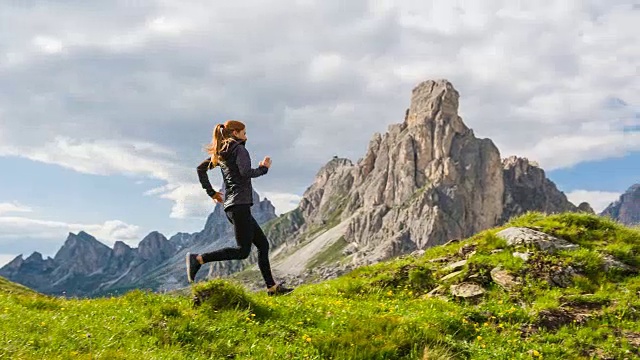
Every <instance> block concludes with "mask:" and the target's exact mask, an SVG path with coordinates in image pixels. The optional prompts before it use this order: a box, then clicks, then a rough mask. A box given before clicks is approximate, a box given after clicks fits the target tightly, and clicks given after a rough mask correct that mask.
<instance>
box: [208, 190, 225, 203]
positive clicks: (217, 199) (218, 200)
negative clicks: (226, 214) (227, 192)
mask: <svg viewBox="0 0 640 360" xmlns="http://www.w3.org/2000/svg"><path fill="white" fill-rule="evenodd" d="M211 198H212V199H213V202H215V203H221V202H224V199H223V198H222V193H221V192H217V193H216V194H215V195H213V196H212V197H211Z"/></svg>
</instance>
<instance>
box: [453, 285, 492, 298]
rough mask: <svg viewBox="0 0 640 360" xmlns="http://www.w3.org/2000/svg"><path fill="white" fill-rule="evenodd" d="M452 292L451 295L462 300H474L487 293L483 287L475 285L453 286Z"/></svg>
mask: <svg viewBox="0 0 640 360" xmlns="http://www.w3.org/2000/svg"><path fill="white" fill-rule="evenodd" d="M450 291H451V295H453V296H456V297H461V298H473V297H477V296H480V295H482V294H484V293H485V292H486V291H485V290H484V289H483V288H482V286H480V285H478V284H474V283H462V284H457V285H451V287H450Z"/></svg>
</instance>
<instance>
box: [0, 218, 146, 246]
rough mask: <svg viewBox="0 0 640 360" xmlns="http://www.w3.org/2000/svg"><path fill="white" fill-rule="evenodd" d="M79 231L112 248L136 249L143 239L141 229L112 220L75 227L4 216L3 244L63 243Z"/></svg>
mask: <svg viewBox="0 0 640 360" xmlns="http://www.w3.org/2000/svg"><path fill="white" fill-rule="evenodd" d="M79 231H85V232H87V233H89V234H91V235H93V236H95V237H96V239H98V240H100V241H101V242H103V243H104V244H107V245H109V246H112V245H113V244H114V243H115V241H117V240H121V241H124V242H126V243H128V244H130V245H132V246H135V245H137V243H138V242H139V241H140V240H141V239H142V238H141V237H140V234H139V231H140V228H139V227H138V226H136V225H130V224H127V223H124V222H122V221H119V220H109V221H105V222H104V223H102V224H74V223H66V222H62V221H55V220H41V219H33V218H27V217H18V216H0V241H1V240H2V239H4V240H7V241H12V240H13V239H16V238H28V237H30V238H37V239H43V240H50V241H55V242H59V241H60V240H61V239H64V238H66V236H67V235H68V233H69V232H73V233H77V232H79Z"/></svg>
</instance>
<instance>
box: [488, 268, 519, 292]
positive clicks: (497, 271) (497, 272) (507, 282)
mask: <svg viewBox="0 0 640 360" xmlns="http://www.w3.org/2000/svg"><path fill="white" fill-rule="evenodd" d="M491 280H493V282H495V283H496V284H498V285H500V286H502V288H504V289H505V290H512V289H513V288H515V287H516V286H517V285H518V284H519V282H518V281H517V280H516V279H515V278H514V277H513V275H511V274H509V272H508V271H506V270H503V269H502V268H501V267H496V268H493V269H492V270H491Z"/></svg>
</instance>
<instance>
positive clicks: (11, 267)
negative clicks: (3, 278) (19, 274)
mask: <svg viewBox="0 0 640 360" xmlns="http://www.w3.org/2000/svg"><path fill="white" fill-rule="evenodd" d="M23 263H24V259H23V258H22V254H20V255H18V256H16V257H15V258H13V260H11V261H9V263H7V264H6V265H5V266H3V267H2V269H0V270H1V271H7V272H13V271H15V270H17V269H19V268H20V266H22V264H23Z"/></svg>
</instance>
